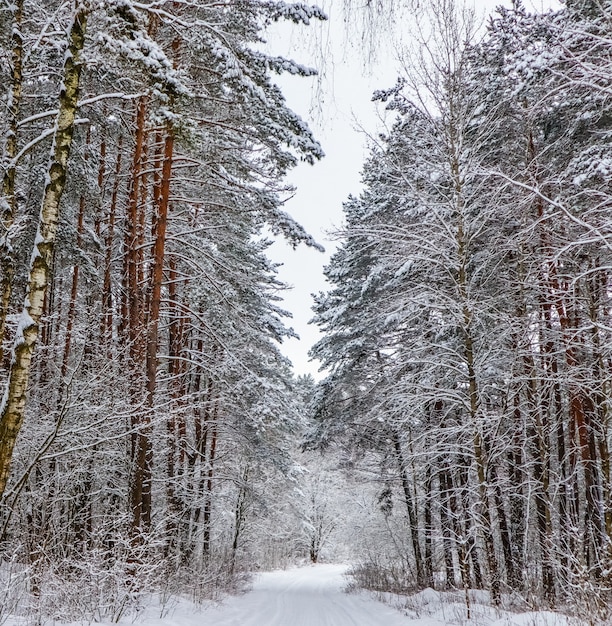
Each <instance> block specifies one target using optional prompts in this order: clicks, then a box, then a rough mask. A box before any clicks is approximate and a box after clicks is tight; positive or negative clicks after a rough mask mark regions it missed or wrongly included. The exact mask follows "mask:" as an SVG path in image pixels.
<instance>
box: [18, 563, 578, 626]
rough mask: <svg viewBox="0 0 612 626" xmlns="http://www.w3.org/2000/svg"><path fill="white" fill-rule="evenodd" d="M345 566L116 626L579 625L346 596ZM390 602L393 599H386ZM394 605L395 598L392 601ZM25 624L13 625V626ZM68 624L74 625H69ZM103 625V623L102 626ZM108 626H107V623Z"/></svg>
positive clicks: (437, 597) (481, 607) (424, 599)
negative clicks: (469, 613)
mask: <svg viewBox="0 0 612 626" xmlns="http://www.w3.org/2000/svg"><path fill="white" fill-rule="evenodd" d="M346 570H347V566H346V565H316V566H309V567H302V568H294V569H288V570H282V571H274V572H266V573H262V574H259V575H258V576H257V577H256V578H255V580H254V584H253V587H252V589H251V590H250V591H249V592H248V593H245V594H243V595H240V596H227V597H226V598H225V599H224V600H223V601H222V602H220V603H216V604H215V603H210V604H207V605H205V606H204V607H202V606H196V605H194V604H191V603H189V602H187V601H186V600H179V601H176V602H175V603H174V604H172V603H170V604H165V605H164V606H159V605H158V606H155V605H153V604H151V605H150V606H148V607H146V608H145V609H144V610H143V611H141V613H140V614H139V615H138V616H136V617H135V616H134V615H131V616H126V617H124V618H123V619H122V620H121V621H120V622H119V623H120V624H123V623H124V624H144V625H145V626H446V625H450V626H472V625H473V626H582V625H581V624H580V622H578V621H577V620H572V621H570V620H569V619H568V618H566V617H564V616H561V615H558V614H555V613H549V612H548V613H547V612H539V613H535V612H529V613H509V612H506V611H496V610H494V609H492V608H491V607H490V606H487V605H485V604H483V603H479V602H473V603H472V613H471V619H470V620H468V619H467V615H466V608H465V603H464V602H463V601H462V599H461V594H440V593H438V592H435V591H433V590H431V589H428V590H425V591H423V592H421V593H419V594H416V595H415V596H412V597H410V598H408V599H405V598H404V599H403V600H402V601H401V604H402V605H403V606H398V608H392V607H391V606H389V604H387V603H382V602H378V601H377V600H376V599H374V597H373V596H372V594H368V593H366V592H358V593H346V592H345V588H346V585H347V579H346V577H345V572H346ZM388 599H389V600H390V601H393V598H391V597H389V598H388ZM395 603H396V604H398V603H399V598H398V597H397V596H396V597H395ZM26 623H29V622H21V621H12V620H10V619H9V621H8V622H7V624H9V625H10V626H17V625H18V624H26ZM71 626H77V624H73V625H71ZM104 626H106V625H104ZM108 626H110V624H109V625H108Z"/></svg>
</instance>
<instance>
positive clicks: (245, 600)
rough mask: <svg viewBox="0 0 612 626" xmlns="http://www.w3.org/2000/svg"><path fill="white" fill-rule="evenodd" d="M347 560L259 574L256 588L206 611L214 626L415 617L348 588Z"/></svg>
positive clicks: (369, 622) (397, 625) (332, 624)
mask: <svg viewBox="0 0 612 626" xmlns="http://www.w3.org/2000/svg"><path fill="white" fill-rule="evenodd" d="M346 569H347V566H346V565H316V566H311V567H303V568H298V569H290V570H286V571H276V572H267V573H264V574H260V575H259V576H258V577H257V579H256V580H255V583H254V585H253V589H252V591H250V592H249V593H246V594H245V595H243V596H238V597H231V598H226V600H225V601H224V604H223V605H221V606H220V607H216V608H214V609H210V610H208V611H205V612H204V613H203V615H202V617H203V625H208V624H210V625H211V626H213V625H214V626H408V625H410V624H414V621H413V620H410V619H409V618H407V617H405V616H403V615H401V614H400V613H399V612H397V611H395V610H394V609H392V608H390V607H388V606H386V605H384V604H382V603H379V602H376V601H375V600H371V599H368V598H366V597H364V596H363V595H361V594H347V593H344V591H343V588H344V586H345V584H346V581H345V579H344V573H345V572H346Z"/></svg>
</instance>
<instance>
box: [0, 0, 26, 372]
mask: <svg viewBox="0 0 612 626" xmlns="http://www.w3.org/2000/svg"><path fill="white" fill-rule="evenodd" d="M23 2H24V0H15V1H14V2H13V28H12V31H11V91H10V95H9V99H8V102H7V104H6V111H7V113H8V118H9V124H8V132H7V134H6V144H5V149H4V160H5V163H4V164H3V168H2V169H3V170H4V175H3V177H2V196H1V197H0V219H1V227H2V236H1V238H0V274H1V283H0V289H1V294H0V366H1V365H2V364H3V362H4V339H5V333H6V317H7V315H8V311H9V305H10V300H11V292H12V288H13V278H14V275H15V267H14V260H13V251H12V246H11V228H12V226H13V223H14V221H15V214H16V212H17V197H16V195H15V175H16V168H17V163H16V162H15V157H16V156H17V128H18V118H19V109H20V106H21V94H22V81H23V76H22V72H23V35H22V33H21V27H22V23H23Z"/></svg>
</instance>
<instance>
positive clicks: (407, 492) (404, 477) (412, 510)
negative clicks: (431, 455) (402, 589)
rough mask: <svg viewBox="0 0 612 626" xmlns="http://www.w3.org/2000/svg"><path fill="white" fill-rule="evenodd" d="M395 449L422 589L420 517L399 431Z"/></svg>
mask: <svg viewBox="0 0 612 626" xmlns="http://www.w3.org/2000/svg"><path fill="white" fill-rule="evenodd" d="M392 441H393V449H394V451H395V456H396V459H397V464H398V467H399V471H400V479H401V482H402V491H403V493H404V502H405V504H406V511H407V513H408V520H409V522H410V538H411V542H412V543H411V545H412V551H413V554H414V561H415V568H416V578H417V585H418V586H419V587H422V586H423V584H424V575H423V557H422V555H421V545H420V541H419V524H418V515H417V509H416V503H415V502H414V499H413V497H412V493H411V491H412V489H411V484H410V477H409V476H408V469H407V465H406V459H405V458H404V452H403V450H402V444H401V442H400V438H399V435H398V433H397V431H395V430H394V431H393V432H392Z"/></svg>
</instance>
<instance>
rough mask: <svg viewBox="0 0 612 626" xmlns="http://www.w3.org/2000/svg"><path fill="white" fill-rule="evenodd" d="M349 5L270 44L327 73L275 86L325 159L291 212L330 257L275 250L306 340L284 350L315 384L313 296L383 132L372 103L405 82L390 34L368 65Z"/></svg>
mask: <svg viewBox="0 0 612 626" xmlns="http://www.w3.org/2000/svg"><path fill="white" fill-rule="evenodd" d="M342 2H343V0H339V1H338V0H331V3H330V0H327V1H326V2H325V3H324V5H323V8H324V10H325V11H326V13H327V14H328V15H329V18H330V19H329V21H328V23H327V24H325V25H323V26H311V27H291V26H289V25H286V26H284V27H283V28H282V29H281V30H276V29H275V30H273V31H271V32H270V34H269V36H268V42H269V46H270V50H271V51H272V52H273V53H274V54H281V55H284V56H289V57H291V58H293V59H294V60H296V61H298V62H299V63H301V64H302V65H308V66H312V67H316V68H317V69H318V70H319V72H320V73H321V78H320V79H313V78H302V77H292V76H282V77H280V78H278V79H277V81H276V82H277V83H278V84H279V85H280V86H281V88H282V89H283V92H284V93H285V96H286V98H287V101H288V104H289V106H290V107H291V108H292V109H293V110H294V111H296V112H297V113H299V114H300V115H301V116H302V117H303V118H304V119H305V120H306V121H307V122H308V123H309V125H310V127H311V128H312V130H313V131H314V133H315V135H316V137H317V139H318V140H319V141H320V142H321V144H322V145H323V149H324V151H325V153H326V157H325V158H324V159H323V160H322V161H321V162H319V163H317V164H316V165H314V166H310V165H307V164H302V165H299V166H298V167H297V168H296V169H295V170H294V171H293V172H292V173H291V175H290V176H289V182H290V183H292V184H293V185H295V186H296V188H297V191H296V194H295V195H294V197H293V198H292V199H291V200H289V202H288V203H287V205H286V209H287V210H288V211H289V213H291V215H292V216H293V217H294V218H296V219H297V220H298V221H299V222H300V223H301V224H302V225H303V226H304V227H305V228H306V229H307V230H308V232H309V233H310V234H311V235H313V236H314V237H315V238H316V239H317V240H318V241H319V243H321V244H323V245H324V246H325V248H326V253H325V254H322V253H320V252H317V251H315V250H310V249H308V248H306V247H305V246H301V247H299V248H298V249H297V250H295V251H294V250H292V249H291V248H290V247H288V246H287V245H285V244H284V243H277V244H274V246H273V247H272V249H271V251H270V255H271V257H272V258H273V259H274V260H275V261H279V262H282V263H283V266H282V267H281V268H280V270H279V277H280V278H281V280H283V281H284V282H286V283H288V284H289V285H291V286H292V289H291V290H290V291H288V292H285V293H284V294H283V295H284V307H285V308H286V309H287V310H289V311H290V312H291V313H292V314H293V319H292V320H291V322H290V325H291V326H293V328H294V329H295V330H296V331H297V333H298V334H299V336H300V341H298V340H295V339H290V340H285V342H284V344H283V347H282V350H283V352H284V353H285V354H286V355H287V356H288V357H289V358H290V359H291V361H292V362H293V364H294V368H295V373H296V374H306V373H311V374H313V375H314V376H315V378H320V377H321V376H322V374H321V373H318V368H319V364H318V363H317V362H312V361H309V359H308V350H309V348H310V347H311V346H312V345H313V344H314V343H315V342H316V341H317V339H318V337H319V332H318V329H317V328H316V327H315V326H313V325H312V324H308V322H309V321H310V319H311V318H312V315H313V313H312V310H311V307H312V298H311V294H312V293H317V292H319V291H325V290H326V289H327V284H326V282H325V278H324V276H323V267H324V266H325V265H326V264H327V263H328V261H329V256H330V254H331V253H332V252H333V250H334V247H335V245H336V242H335V241H333V238H332V237H331V234H332V233H333V231H335V230H336V229H337V228H338V227H340V226H341V225H342V203H343V202H344V201H345V200H346V199H347V197H348V196H349V194H353V195H358V194H359V192H360V189H361V185H360V171H361V168H362V165H363V162H364V160H365V158H366V156H367V154H368V150H367V146H368V142H369V141H370V138H371V137H375V136H376V134H377V132H380V130H382V129H383V128H384V118H385V112H384V109H383V108H382V107H380V106H379V105H378V106H377V105H376V104H374V103H372V101H371V96H372V93H373V92H374V91H375V90H376V89H384V88H387V87H391V86H392V85H393V84H394V83H395V79H396V76H397V75H398V70H397V63H396V61H395V56H396V53H395V51H394V46H393V45H392V42H391V37H389V36H385V34H384V33H383V34H382V36H380V37H379V38H378V45H376V46H375V49H376V56H375V58H374V59H370V60H369V61H367V60H366V58H365V56H366V55H365V54H364V48H365V47H366V45H367V44H366V43H364V42H363V41H362V40H361V39H360V37H359V36H357V35H356V34H355V31H354V30H353V31H352V32H351V31H349V32H347V28H346V26H345V21H344V15H343V12H342V11H341V5H342ZM553 3H554V0H550V1H549V0H544V1H542V0H536V1H535V2H532V3H531V4H530V2H529V1H527V2H526V5H527V6H533V7H535V8H537V10H542V9H543V8H546V7H548V6H551V5H552V4H553ZM319 4H321V3H319ZM499 4H500V2H499V0H476V8H477V10H478V11H479V12H482V13H483V14H488V13H491V12H492V11H493V10H494V9H495V7H496V6H497V5H499ZM504 4H507V2H504ZM389 119H390V118H388V119H387V121H389Z"/></svg>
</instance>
